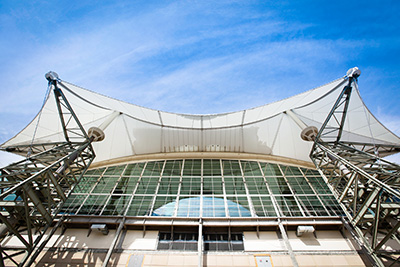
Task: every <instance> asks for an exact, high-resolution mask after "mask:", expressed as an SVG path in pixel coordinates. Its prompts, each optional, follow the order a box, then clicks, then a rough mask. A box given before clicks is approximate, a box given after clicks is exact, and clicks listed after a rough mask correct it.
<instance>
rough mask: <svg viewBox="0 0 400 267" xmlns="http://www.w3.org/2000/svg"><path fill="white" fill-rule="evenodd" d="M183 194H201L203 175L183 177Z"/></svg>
mask: <svg viewBox="0 0 400 267" xmlns="http://www.w3.org/2000/svg"><path fill="white" fill-rule="evenodd" d="M180 193H181V195H200V193H201V177H190V176H189V177H182V186H181V192H180Z"/></svg>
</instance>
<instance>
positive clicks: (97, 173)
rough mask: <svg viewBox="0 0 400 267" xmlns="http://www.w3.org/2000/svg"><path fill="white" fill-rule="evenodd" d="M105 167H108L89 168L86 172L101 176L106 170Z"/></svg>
mask: <svg viewBox="0 0 400 267" xmlns="http://www.w3.org/2000/svg"><path fill="white" fill-rule="evenodd" d="M105 169H106V168H99V169H92V170H87V171H86V173H85V174H86V175H97V176H99V175H101V174H102V173H103V172H104V170H105Z"/></svg>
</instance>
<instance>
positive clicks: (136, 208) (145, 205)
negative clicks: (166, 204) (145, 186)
mask: <svg viewBox="0 0 400 267" xmlns="http://www.w3.org/2000/svg"><path fill="white" fill-rule="evenodd" d="M152 201H153V197H152V196H136V195H135V196H134V197H133V200H132V203H131V205H130V206H129V209H128V212H127V214H126V215H127V216H146V215H149V213H150V209H151V204H152Z"/></svg>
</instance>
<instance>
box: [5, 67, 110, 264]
mask: <svg viewBox="0 0 400 267" xmlns="http://www.w3.org/2000/svg"><path fill="white" fill-rule="evenodd" d="M45 77H46V79H47V80H48V82H49V89H52V90H53V93H54V96H55V102H56V106H57V109H58V115H59V119H60V123H61V126H62V130H63V137H64V140H63V141H61V142H49V143H40V144H37V143H36V144H35V143H33V142H32V144H31V145H22V146H13V147H8V148H6V151H8V152H20V153H21V152H26V151H28V155H27V157H26V159H24V160H21V161H19V162H16V163H13V164H10V165H9V166H7V167H4V168H2V169H0V223H1V224H0V267H1V266H5V264H7V265H8V266H9V265H10V264H12V265H15V266H30V265H31V264H32V263H33V261H34V260H35V258H36V257H37V256H38V254H39V253H40V251H41V249H42V248H43V247H44V245H45V243H46V241H47V240H48V239H49V236H51V235H52V234H53V233H54V232H55V229H56V228H57V227H58V226H59V225H60V223H61V222H62V219H63V218H62V217H61V218H58V222H57V224H56V227H54V228H53V231H51V232H50V234H49V233H47V235H48V237H47V238H46V240H44V241H43V236H44V235H45V233H46V231H47V230H48V229H49V228H50V226H51V225H52V224H54V222H55V221H56V219H57V218H56V217H57V214H58V212H59V211H60V209H61V207H62V205H63V203H64V202H65V200H66V199H67V198H68V196H69V194H70V193H71V192H72V191H73V189H74V187H75V186H76V185H77V183H78V182H79V180H80V179H81V177H82V176H83V174H84V173H85V172H86V170H87V169H88V167H89V165H90V164H91V162H92V161H93V159H94V158H95V153H94V151H93V147H92V145H91V143H92V142H93V141H101V140H102V139H104V133H103V132H102V130H100V129H99V128H97V127H93V128H91V129H90V130H89V133H91V135H90V136H89V135H88V134H87V133H86V131H85V129H84V128H83V126H82V125H81V123H80V122H79V120H78V118H77V116H76V114H75V113H74V111H73V109H72V107H71V105H70V104H69V102H68V100H67V99H66V97H65V95H64V94H63V92H62V90H61V89H60V88H59V86H58V83H59V82H60V79H59V77H58V75H57V73H55V72H49V73H47V74H46V75H45ZM39 114H40V113H39ZM39 118H40V117H39ZM11 237H16V238H17V239H18V242H19V243H20V245H19V246H17V247H9V246H7V247H4V246H1V244H2V243H3V242H4V241H6V240H7V239H9V238H11ZM39 243H41V244H40V245H39Z"/></svg>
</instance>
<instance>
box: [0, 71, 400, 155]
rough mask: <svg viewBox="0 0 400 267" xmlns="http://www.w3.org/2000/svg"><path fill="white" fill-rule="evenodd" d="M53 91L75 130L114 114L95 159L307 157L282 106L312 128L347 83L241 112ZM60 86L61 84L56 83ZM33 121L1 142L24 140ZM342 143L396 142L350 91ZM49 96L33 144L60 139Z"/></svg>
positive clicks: (72, 87)
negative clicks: (189, 154)
mask: <svg viewBox="0 0 400 267" xmlns="http://www.w3.org/2000/svg"><path fill="white" fill-rule="evenodd" d="M61 85H62V86H61V89H62V91H63V92H64V94H65V95H66V97H67V99H68V101H69V103H70V104H71V106H72V107H73V109H74V111H75V113H76V114H77V116H78V118H79V120H80V122H81V123H82V125H83V127H84V128H85V129H86V130H88V129H89V128H90V127H92V126H96V127H99V126H100V125H101V124H102V123H103V122H105V121H107V120H108V118H110V116H112V114H115V112H118V113H119V115H118V116H117V117H116V118H115V119H114V120H113V121H112V122H111V123H110V124H109V126H108V127H107V128H106V130H105V135H106V138H105V140H103V141H102V142H99V143H95V144H93V146H94V149H95V152H96V155H97V157H96V159H95V161H103V160H109V159H113V158H119V157H125V156H130V155H137V154H151V153H160V152H184V151H229V152H247V153H260V154H272V155H276V156H283V157H288V158H293V159H299V160H304V161H310V159H309V152H310V149H311V145H312V143H309V142H305V141H303V140H302V139H301V138H300V132H301V130H302V129H301V128H300V126H299V125H297V124H296V122H295V121H294V119H293V118H292V117H290V116H289V115H287V114H286V113H285V111H287V110H292V111H293V113H294V114H295V116H297V117H298V118H299V119H300V120H301V121H303V122H304V123H305V124H306V125H313V126H316V127H317V128H320V127H321V125H322V123H323V122H324V121H325V119H326V117H327V116H328V114H329V111H330V110H331V108H332V106H333V104H334V103H335V101H336V99H337V97H338V96H339V94H340V92H341V91H342V89H343V87H344V86H345V85H347V80H345V79H344V78H341V79H338V80H336V81H333V82H331V83H329V84H326V85H324V86H321V87H318V88H316V89H313V90H310V91H307V92H304V93H302V94H299V95H296V96H293V97H291V98H287V99H284V100H281V101H277V102H274V103H271V104H268V105H264V106H261V107H257V108H253V109H248V110H245V111H239V112H232V113H226V114H212V115H187V114H174V113H168V112H161V111H157V110H152V109H147V108H144V107H140V106H137V105H133V104H129V103H126V102H123V101H119V100H116V99H112V98H109V97H107V96H103V95H100V94H97V93H94V92H91V91H88V90H86V89H83V88H80V87H78V86H75V85H72V84H69V83H67V82H62V83H61ZM63 86H65V87H66V88H63ZM37 121H38V117H36V118H35V119H34V120H33V121H32V122H31V123H30V124H29V125H28V126H27V127H26V128H25V129H24V130H22V131H21V132H20V133H19V134H17V135H16V136H15V137H13V138H12V139H10V140H9V141H7V142H6V143H4V144H3V145H2V147H3V148H5V147H8V146H13V145H21V144H30V142H31V139H32V136H33V133H34V131H35V127H36V124H37ZM343 139H344V140H350V141H357V142H370V143H374V142H375V143H377V144H399V143H400V139H399V137H397V136H396V135H394V134H393V133H391V132H390V131H388V130H387V129H386V128H385V127H384V126H383V125H382V124H380V123H379V121H377V120H376V118H374V117H373V115H372V114H371V113H370V112H369V111H368V110H367V108H366V107H365V105H364V103H363V102H362V99H361V97H360V95H359V94H358V91H357V90H356V89H355V90H353V93H352V96H351V101H350V107H349V112H348V116H347V118H346V123H345V128H344V133H343ZM63 140H64V137H63V133H62V128H61V124H60V120H59V115H58V111H57V107H56V105H55V99H54V95H53V93H52V92H51V94H50V96H49V99H48V101H47V102H46V104H45V106H44V108H43V111H42V114H41V118H40V122H39V124H38V126H37V133H36V138H35V141H34V142H35V143H42V142H55V141H63Z"/></svg>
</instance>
